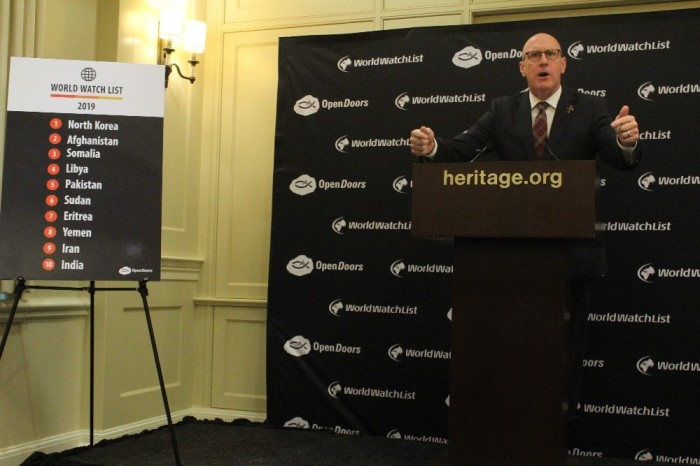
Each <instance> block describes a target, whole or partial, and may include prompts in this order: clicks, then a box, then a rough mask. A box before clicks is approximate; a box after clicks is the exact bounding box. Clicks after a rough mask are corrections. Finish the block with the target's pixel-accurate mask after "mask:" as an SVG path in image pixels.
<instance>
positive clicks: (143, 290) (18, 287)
mask: <svg viewBox="0 0 700 466" xmlns="http://www.w3.org/2000/svg"><path fill="white" fill-rule="evenodd" d="M147 282H148V279H142V280H139V287H138V288H136V289H134V288H96V287H95V282H94V281H90V286H89V287H87V288H85V287H81V288H75V287H59V286H34V285H31V286H30V285H27V284H26V283H25V279H24V278H22V277H17V281H16V284H15V291H14V295H15V300H14V302H13V304H12V309H11V310H10V314H9V316H8V318H7V324H6V326H5V332H4V333H3V336H2V341H0V359H2V353H3V351H4V350H5V344H6V342H7V338H8V336H9V335H10V327H12V321H13V320H14V318H15V313H16V312H17V307H18V305H19V301H20V299H21V298H22V294H23V293H24V292H25V291H26V290H27V289H38V290H74V291H75V290H78V291H87V292H88V293H90V446H92V445H93V443H94V441H93V435H94V434H93V432H94V388H95V361H94V355H95V293H96V292H97V291H138V292H139V294H140V295H141V298H142V300H143V310H144V313H145V315H146V323H147V324H148V334H149V335H150V337H151V347H152V348H153V358H154V359H155V363H156V371H157V372H158V382H159V383H160V393H161V395H162V397H163V407H164V408H165V416H166V418H167V420H168V429H169V431H170V440H171V442H172V444H173V453H174V454H175V463H176V464H177V465H178V466H180V465H181V462H180V453H179V451H178V448H177V439H176V438H175V429H174V428H173V420H172V416H171V415H170V405H169V404H168V395H167V393H166V391H165V382H164V380H163V371H162V370H161V367H160V358H159V357H158V348H157V346H156V337H155V334H154V333H153V324H152V322H151V312H150V310H149V307H148V299H147V296H148V288H147V287H146V283H147Z"/></svg>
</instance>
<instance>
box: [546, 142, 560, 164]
mask: <svg viewBox="0 0 700 466" xmlns="http://www.w3.org/2000/svg"><path fill="white" fill-rule="evenodd" d="M544 148H545V149H547V152H548V153H549V155H551V156H552V158H554V160H556V161H557V162H561V160H559V157H557V156H556V155H554V152H552V149H550V148H549V144H547V140H546V139H545V140H544Z"/></svg>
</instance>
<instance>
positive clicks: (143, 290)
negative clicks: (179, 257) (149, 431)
mask: <svg viewBox="0 0 700 466" xmlns="http://www.w3.org/2000/svg"><path fill="white" fill-rule="evenodd" d="M146 282H147V280H141V281H139V290H138V291H139V294H141V298H142V299H143V310H144V313H145V314H146V322H147V323H148V333H149V335H150V337H151V347H152V348H153V358H154V359H155V362H156V371H157V372H158V382H159V383H160V393H161V395H162V396H163V406H164V407H165V415H166V417H167V419H168V429H169V430H170V440H171V441H172V443H173V451H174V453H175V462H176V464H177V465H178V466H179V465H180V464H181V463H180V453H179V452H178V448H177V440H176V439H175V429H174V428H173V420H172V416H171V415H170V406H169V404H168V395H167V393H166V392H165V382H164V381H163V371H162V370H161V368H160V359H159V358H158V348H157V347H156V337H155V334H154V333H153V324H152V323H151V313H150V311H149V308H148V299H147V296H148V288H146Z"/></svg>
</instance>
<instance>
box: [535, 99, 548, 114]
mask: <svg viewBox="0 0 700 466" xmlns="http://www.w3.org/2000/svg"><path fill="white" fill-rule="evenodd" d="M547 107H549V104H548V103H547V102H545V101H542V102H538V103H537V108H538V109H539V111H540V112H544V111H545V110H547Z"/></svg>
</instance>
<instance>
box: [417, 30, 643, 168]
mask: <svg viewBox="0 0 700 466" xmlns="http://www.w3.org/2000/svg"><path fill="white" fill-rule="evenodd" d="M519 66H520V73H521V74H522V75H523V76H524V77H525V78H526V79H527V84H528V92H521V93H518V94H517V95H515V96H510V97H500V98H497V99H495V100H494V101H493V103H492V104H491V107H490V109H489V111H488V112H486V113H485V114H484V115H483V116H482V117H481V118H479V120H477V122H476V123H475V124H474V125H473V126H472V127H471V128H469V129H468V130H467V131H465V132H463V133H461V134H459V135H457V136H456V137H454V138H452V139H448V138H436V137H435V134H434V133H433V131H432V129H430V128H428V127H425V126H423V127H421V128H418V129H415V130H413V131H412V132H411V137H410V147H411V152H412V153H413V154H414V155H416V156H420V157H427V158H429V159H431V160H433V161H436V162H456V161H469V160H471V159H472V158H473V157H474V156H475V155H477V154H478V153H479V152H480V151H481V150H482V149H484V148H487V149H490V150H493V151H494V152H495V153H496V154H497V156H498V158H499V159H501V160H538V159H552V158H558V159H560V160H581V159H594V158H596V157H598V158H600V159H601V160H602V161H603V162H605V163H607V164H609V165H611V166H612V167H615V168H619V169H623V170H630V169H632V168H634V167H635V166H636V165H637V164H638V163H639V158H640V156H639V155H640V154H639V151H637V150H635V149H636V145H637V140H638V139H639V128H638V126H637V121H636V120H635V118H634V116H632V115H630V114H629V107H627V106H626V105H625V106H623V107H622V109H621V110H620V113H619V114H618V115H617V117H616V118H615V119H614V120H613V119H612V118H611V117H610V115H609V113H608V110H607V108H606V103H605V100H604V99H602V98H599V97H595V96H590V95H587V94H583V93H581V92H577V91H574V90H571V89H567V88H563V87H562V85H561V76H562V75H563V74H564V72H565V71H566V57H565V56H563V55H562V50H561V46H560V45H559V42H558V41H557V39H555V38H554V37H552V36H551V35H549V34H544V33H539V34H535V35H534V36H532V37H531V38H530V39H528V40H527V42H526V43H525V45H524V46H523V55H522V60H521V61H520V62H519ZM539 102H547V105H546V108H545V109H543V112H544V116H545V118H546V126H545V128H544V131H545V134H546V135H545V136H544V141H541V142H542V143H541V144H540V148H539V155H538V149H537V148H536V143H535V142H536V138H537V136H536V135H535V133H534V127H535V122H536V120H537V114H538V113H540V110H539V108H538V103H539Z"/></svg>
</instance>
